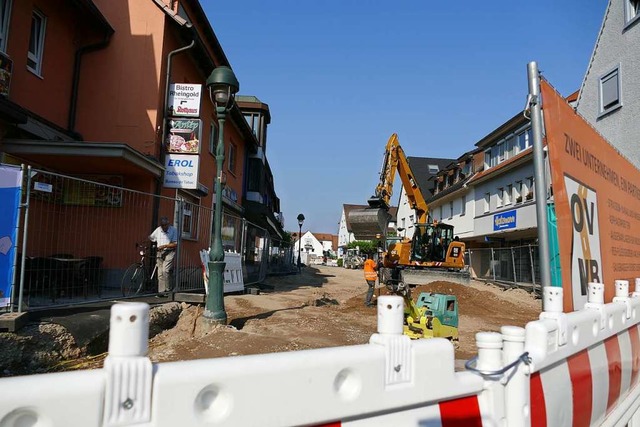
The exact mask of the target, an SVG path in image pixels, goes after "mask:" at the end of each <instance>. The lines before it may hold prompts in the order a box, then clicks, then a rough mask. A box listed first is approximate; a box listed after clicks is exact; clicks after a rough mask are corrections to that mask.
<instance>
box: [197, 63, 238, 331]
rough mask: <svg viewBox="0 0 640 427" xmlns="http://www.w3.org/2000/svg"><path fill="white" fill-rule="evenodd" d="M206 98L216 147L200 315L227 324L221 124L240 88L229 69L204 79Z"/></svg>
mask: <svg viewBox="0 0 640 427" xmlns="http://www.w3.org/2000/svg"><path fill="white" fill-rule="evenodd" d="M207 88H208V89H209V98H210V99H211V102H212V103H213V105H215V107H216V115H217V116H218V126H219V129H220V134H219V135H218V144H217V147H216V156H215V157H216V177H215V179H214V186H215V196H216V203H215V206H214V214H213V215H214V216H213V218H214V219H213V230H212V234H213V235H212V238H211V248H209V294H208V295H207V302H206V304H205V309H204V312H203V313H202V315H203V316H204V317H205V319H207V320H209V321H210V322H212V323H221V324H226V323H227V312H226V311H225V309H224V288H223V283H224V282H223V273H224V266H225V262H224V250H223V248H222V237H221V234H222V164H223V163H224V122H225V118H226V115H227V111H228V110H229V108H231V106H232V105H233V96H234V95H235V94H236V93H237V92H238V90H239V89H240V84H239V83H238V79H236V76H235V75H234V74H233V71H232V70H231V68H229V67H225V66H221V67H217V68H215V69H214V70H213V71H212V72H211V75H209V78H208V79H207Z"/></svg>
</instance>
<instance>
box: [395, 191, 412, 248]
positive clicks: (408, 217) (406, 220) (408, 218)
mask: <svg viewBox="0 0 640 427" xmlns="http://www.w3.org/2000/svg"><path fill="white" fill-rule="evenodd" d="M397 220H398V222H397V223H396V226H397V227H402V228H404V230H403V231H401V232H400V231H399V232H398V234H399V235H400V236H402V237H408V238H412V237H413V233H414V231H415V227H414V224H415V222H416V212H415V210H414V209H412V208H411V206H410V205H409V199H408V198H407V192H406V191H405V190H404V187H402V192H401V193H400V199H399V201H398V215H397Z"/></svg>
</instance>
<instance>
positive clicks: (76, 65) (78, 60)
mask: <svg viewBox="0 0 640 427" xmlns="http://www.w3.org/2000/svg"><path fill="white" fill-rule="evenodd" d="M112 34H113V32H107V33H105V36H104V39H103V40H102V41H100V42H98V43H94V44H89V45H86V46H82V47H81V48H79V49H78V50H77V51H76V56H75V60H74V62H73V80H72V82H71V100H70V101H69V119H68V121H67V130H68V131H69V132H70V133H72V134H73V135H74V136H75V137H76V138H77V139H79V140H82V135H80V134H79V133H77V132H76V131H75V127H76V113H77V110H78V88H79V86H80V69H81V66H82V57H83V56H84V55H85V54H87V53H90V52H95V51H96V50H100V49H104V48H105V47H107V45H108V44H109V41H110V40H111V35H112Z"/></svg>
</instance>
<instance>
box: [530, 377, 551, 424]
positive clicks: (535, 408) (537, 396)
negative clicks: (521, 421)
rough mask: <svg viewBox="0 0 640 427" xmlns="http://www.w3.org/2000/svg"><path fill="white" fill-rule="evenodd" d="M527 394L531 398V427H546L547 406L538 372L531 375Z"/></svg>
mask: <svg viewBox="0 0 640 427" xmlns="http://www.w3.org/2000/svg"><path fill="white" fill-rule="evenodd" d="M529 394H530V396H531V397H530V400H531V427H547V405H546V404H545V401H544V390H543V389H542V378H541V377H540V372H536V373H534V374H533V375H531V381H530V382H529Z"/></svg>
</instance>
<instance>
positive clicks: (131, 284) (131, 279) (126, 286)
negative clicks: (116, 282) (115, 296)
mask: <svg viewBox="0 0 640 427" xmlns="http://www.w3.org/2000/svg"><path fill="white" fill-rule="evenodd" d="M146 280H147V272H146V271H145V270H144V267H143V266H142V264H139V263H136V264H131V265H130V266H129V268H127V269H126V271H125V272H124V275H123V276H122V283H121V289H122V296H123V297H128V296H133V295H138V294H139V293H140V292H141V291H142V288H144V283H145V281H146Z"/></svg>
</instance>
